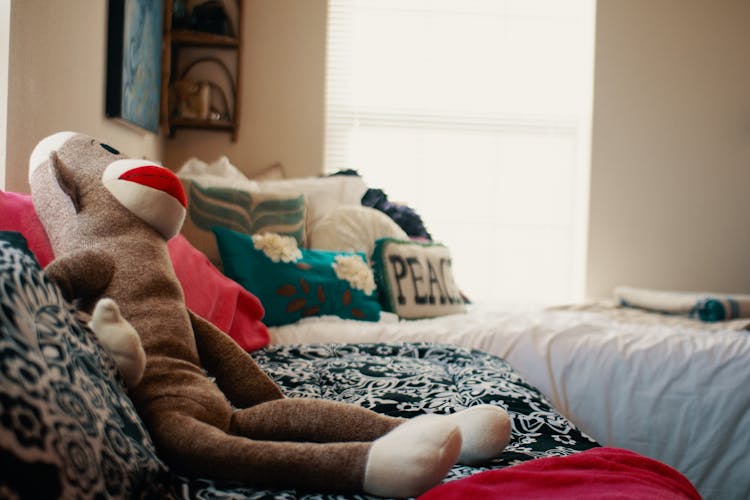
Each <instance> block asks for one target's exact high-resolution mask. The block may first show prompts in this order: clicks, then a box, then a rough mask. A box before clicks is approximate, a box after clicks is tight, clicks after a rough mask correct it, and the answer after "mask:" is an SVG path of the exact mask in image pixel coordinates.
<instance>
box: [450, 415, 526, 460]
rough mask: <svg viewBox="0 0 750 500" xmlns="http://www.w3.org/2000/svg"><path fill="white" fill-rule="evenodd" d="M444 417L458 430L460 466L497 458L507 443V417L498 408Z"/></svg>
mask: <svg viewBox="0 0 750 500" xmlns="http://www.w3.org/2000/svg"><path fill="white" fill-rule="evenodd" d="M445 418H447V419H448V420H450V421H451V422H453V423H454V424H456V425H457V426H458V428H459V429H460V430H461V440H462V443H463V444H462V446H461V455H460V456H459V457H458V462H459V463H462V464H465V465H477V464H480V463H482V462H486V461H487V460H490V459H492V458H495V457H497V456H498V455H499V454H500V452H501V451H503V449H504V448H505V447H506V446H508V443H509V442H510V434H511V429H512V423H511V420H510V416H509V415H508V413H507V412H506V411H505V410H503V409H502V408H500V407H498V406H492V405H479V406H473V407H471V408H467V409H466V410H462V411H459V412H457V413H454V414H452V415H448V416H447V417H445Z"/></svg>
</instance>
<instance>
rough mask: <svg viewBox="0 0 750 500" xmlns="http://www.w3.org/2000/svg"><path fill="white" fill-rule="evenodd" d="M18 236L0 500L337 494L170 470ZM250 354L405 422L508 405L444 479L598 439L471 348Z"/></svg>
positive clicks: (0, 405) (8, 249)
mask: <svg viewBox="0 0 750 500" xmlns="http://www.w3.org/2000/svg"><path fill="white" fill-rule="evenodd" d="M19 236H20V235H14V234H8V233H1V232H0V498H123V497H125V498H132V497H139V498H160V499H161V498H186V499H187V498H199V499H241V498H251V499H259V498H281V499H297V498H304V499H308V500H310V499H323V498H331V499H332V498H343V497H340V496H337V495H321V494H314V493H302V492H295V491H268V490H257V489H252V488H248V487H244V486H242V485H238V484H228V483H218V482H213V481H207V480H201V479H188V478H184V477H180V476H177V475H175V474H173V473H172V472H171V471H170V470H169V468H168V467H167V466H166V465H165V464H164V463H163V462H162V461H161V460H160V459H159V457H158V455H157V453H156V450H155V447H154V445H153V443H152V441H151V439H150V437H149V435H148V433H147V432H146V429H145V428H144V426H143V424H142V422H141V420H140V418H139V417H138V415H137V413H136V412H135V409H134V407H133V405H132V403H131V401H130V399H129V398H128V397H127V394H126V393H125V391H124V389H123V387H122V383H121V379H120V377H119V374H118V373H117V371H116V368H115V366H114V363H113V361H112V359H111V358H110V357H109V355H108V354H106V353H105V352H104V351H103V350H102V349H101V348H100V346H99V343H98V342H97V340H96V339H95V338H94V336H93V334H92V333H91V332H90V331H89V330H88V329H87V328H86V327H85V325H83V324H82V323H81V322H80V321H79V319H78V318H77V317H76V315H75V313H74V311H73V309H72V308H71V306H70V304H68V303H66V302H65V301H64V300H63V299H62V297H61V294H60V292H59V289H57V287H55V286H54V285H53V284H52V283H50V282H49V280H48V279H47V277H46V276H45V275H44V274H43V273H42V272H41V270H40V269H39V268H38V265H37V264H36V262H35V260H34V258H33V256H32V255H31V254H30V252H29V251H28V249H27V248H26V247H25V242H23V241H22V240H21V239H19ZM253 357H254V358H255V359H256V360H257V361H258V362H259V363H260V365H261V366H262V367H263V368H264V369H265V370H266V371H267V372H268V373H269V374H270V375H271V376H272V377H273V378H274V379H275V380H276V381H277V382H278V383H279V384H280V385H281V386H282V387H283V388H284V390H285V392H286V394H287V395H288V396H290V397H321V398H328V399H334V400H338V401H347V402H351V403H356V404H360V405H362V406H364V407H366V408H370V409H372V410H375V411H378V412H382V413H386V414H389V415H394V416H402V417H413V416H416V415H419V414H421V413H426V412H431V413H438V414H444V413H452V412H455V411H457V410H460V409H463V408H466V407H468V406H472V405H476V404H480V403H488V404H495V405H499V406H502V407H504V408H506V409H507V410H508V411H509V412H510V414H511V416H512V418H513V426H514V429H513V437H512V440H511V443H510V445H509V446H508V448H507V449H506V450H505V451H504V452H503V453H502V454H501V456H499V457H498V458H497V459H495V460H494V461H493V462H492V463H489V464H487V466H486V467H484V468H472V467H467V466H456V467H454V468H453V469H452V470H451V472H450V473H449V475H448V476H447V478H446V480H450V479H456V478H459V477H463V476H467V475H469V474H472V473H474V472H477V471H479V470H484V469H487V468H495V467H505V466H508V465H512V464H516V463H519V462H522V461H525V460H530V459H532V458H537V457H546V456H558V455H568V454H571V453H574V452H576V451H581V450H585V449H588V448H591V447H594V446H597V444H596V443H594V442H593V441H592V440H591V439H589V438H588V437H586V436H584V435H583V434H581V432H579V431H578V430H577V429H575V428H574V427H573V426H572V425H571V424H570V422H568V421H567V420H566V419H564V418H563V417H561V416H560V415H559V414H558V413H556V412H555V411H554V410H552V409H551V407H550V405H549V404H548V403H547V402H546V401H544V400H543V398H542V397H541V395H540V393H539V392H538V391H537V390H536V389H534V388H533V387H530V386H529V385H528V384H526V383H525V382H524V381H523V380H522V379H521V378H520V377H519V376H518V374H517V373H516V372H514V371H513V370H512V369H511V368H510V367H509V366H508V364H507V363H505V362H504V361H503V360H501V359H499V358H497V357H495V356H491V355H488V354H484V353H481V352H477V351H469V350H466V349H464V348H460V347H452V346H445V345H436V344H420V343H413V344H338V345H305V346H275V347H268V348H266V349H263V350H260V351H258V352H256V353H254V354H253ZM350 498H351V497H350ZM354 498H364V497H354Z"/></svg>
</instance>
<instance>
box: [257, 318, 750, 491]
mask: <svg viewBox="0 0 750 500" xmlns="http://www.w3.org/2000/svg"><path fill="white" fill-rule="evenodd" d="M269 330H270V333H271V343H275V344H288V343H314V342H402V341H431V342H441V343H451V344H458V345H461V346H465V347H470V348H475V349H480V350H482V351H486V352H489V353H492V354H496V355H498V356H501V357H503V358H505V359H506V360H508V361H509V362H510V363H511V364H512V365H513V366H514V367H515V368H516V369H517V370H518V371H519V372H520V373H521V374H522V375H523V376H524V377H525V378H526V379H527V380H528V381H529V382H530V383H531V384H532V385H535V386H536V387H538V388H539V389H540V390H541V391H542V392H543V393H544V394H545V395H546V396H547V397H548V399H549V400H550V401H551V402H552V404H553V405H554V406H555V407H556V408H557V409H558V410H559V411H560V412H561V413H562V414H564V415H565V416H566V417H568V418H569V419H570V420H572V421H573V422H574V423H575V424H577V425H578V427H579V428H580V429H581V430H583V431H584V432H586V433H587V434H589V435H590V436H591V437H593V438H594V439H596V440H597V441H599V442H600V443H601V444H603V445H607V446H616V447H622V448H627V449H631V450H633V451H636V452H639V453H642V454H644V455H647V456H650V457H652V458H655V459H657V460H660V461H662V462H665V463H667V464H669V465H671V466H673V467H675V468H676V469H677V470H679V471H680V472H682V473H683V474H685V475H686V476H687V477H688V478H689V479H690V480H691V481H692V482H693V484H694V485H695V486H696V488H697V489H698V491H699V492H700V493H701V495H702V496H703V497H704V498H707V499H712V498H716V499H729V498H738V499H740V498H743V499H744V498H750V332H747V331H732V330H728V329H727V330H706V329H704V328H702V327H701V326H700V325H699V324H695V326H691V324H690V323H688V322H684V323H680V324H678V325H673V324H671V325H666V324H662V323H654V322H643V321H631V320H623V319H622V318H616V317H613V316H611V315H607V314H602V313H595V312H581V311H542V310H534V311H525V312H509V311H504V310H501V309H497V308H489V307H479V306H473V307H472V308H471V309H470V311H469V312H468V313H467V314H458V315H452V316H444V317H441V318H435V319H430V320H419V321H409V322H406V321H397V320H396V319H395V318H388V319H385V320H382V321H381V322H379V323H363V322H356V321H348V320H341V319H338V318H331V317H325V318H310V319H306V320H303V321H301V322H299V323H297V324H293V325H286V326H282V327H277V328H271V329H269Z"/></svg>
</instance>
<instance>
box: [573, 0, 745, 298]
mask: <svg viewBox="0 0 750 500" xmlns="http://www.w3.org/2000/svg"><path fill="white" fill-rule="evenodd" d="M749 27H750V2H747V1H746V0H712V1H707V0H657V1H655V0H600V1H599V3H598V12H597V29H596V34H597V49H596V62H595V64H596V68H595V80H594V81H595V84H594V115H593V137H592V156H591V159H592V171H591V204H590V210H589V214H590V227H589V250H588V274H587V293H588V295H589V296H605V295H608V294H609V293H610V292H611V290H612V288H613V287H614V286H616V285H621V284H631V285H636V286H645V287H655V288H667V289H678V290H715V291H727V292H750V258H748V256H750V229H749V228H748V222H747V221H748V218H747V217H748V214H750V195H748V187H749V186H750V28H749Z"/></svg>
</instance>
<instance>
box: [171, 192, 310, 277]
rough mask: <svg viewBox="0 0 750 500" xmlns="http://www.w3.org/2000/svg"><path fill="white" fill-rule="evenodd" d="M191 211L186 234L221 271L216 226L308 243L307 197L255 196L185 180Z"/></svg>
mask: <svg viewBox="0 0 750 500" xmlns="http://www.w3.org/2000/svg"><path fill="white" fill-rule="evenodd" d="M182 183H183V186H184V187H185V193H186V194H187V198H188V211H187V216H186V217H185V223H184V224H183V226H182V234H183V235H184V236H185V237H186V238H187V239H188V240H189V241H190V243H192V245H193V246H194V247H195V248H197V249H198V250H200V251H201V252H203V253H204V254H206V256H207V257H208V258H209V260H210V261H211V262H212V263H213V264H214V265H215V266H217V267H219V268H220V269H221V257H220V255H219V249H218V247H217V246H216V238H215V236H214V234H213V233H212V232H211V228H212V227H214V226H218V227H223V228H227V229H231V230H232V231H237V232H240V233H244V234H249V235H252V234H257V233H278V234H282V235H285V236H291V237H293V238H294V239H295V240H297V244H298V245H300V246H302V245H303V244H304V242H305V214H306V205H305V196H304V195H303V194H293V193H270V192H262V193H261V192H252V191H246V190H242V189H232V188H227V187H217V186H202V185H201V184H199V183H198V182H196V181H194V180H190V179H182Z"/></svg>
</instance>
